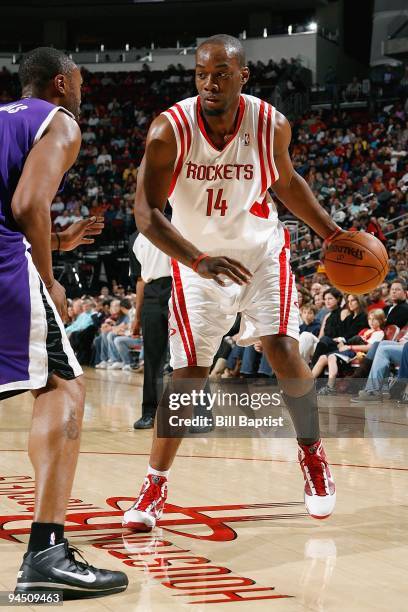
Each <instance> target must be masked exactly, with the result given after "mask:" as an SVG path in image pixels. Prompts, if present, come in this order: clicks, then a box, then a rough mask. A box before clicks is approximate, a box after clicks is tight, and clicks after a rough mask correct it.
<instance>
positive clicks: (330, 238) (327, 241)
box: [324, 227, 343, 246]
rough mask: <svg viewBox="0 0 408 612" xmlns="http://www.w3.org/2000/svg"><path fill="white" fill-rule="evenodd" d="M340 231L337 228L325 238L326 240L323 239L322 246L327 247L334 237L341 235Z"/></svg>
mask: <svg viewBox="0 0 408 612" xmlns="http://www.w3.org/2000/svg"><path fill="white" fill-rule="evenodd" d="M342 231H343V230H342V229H341V228H340V227H338V228H337V229H336V230H335V231H334V232H333V233H332V234H330V236H327V238H325V239H324V244H325V245H326V246H328V245H329V244H330V243H331V242H332V241H333V240H334V239H335V237H336V236H338V235H339V234H341V233H342Z"/></svg>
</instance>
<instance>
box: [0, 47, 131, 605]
mask: <svg viewBox="0 0 408 612" xmlns="http://www.w3.org/2000/svg"><path fill="white" fill-rule="evenodd" d="M19 76H20V81H21V85H22V88H23V93H22V98H21V99H20V100H18V101H16V102H12V103H10V104H6V105H2V106H0V399H4V398H5V397H9V396H10V395H14V394H16V393H21V392H22V391H27V390H30V391H31V392H32V393H33V395H34V398H35V400H34V412H33V420H32V426H31V431H30V437H29V448H28V450H29V456H30V459H31V462H32V464H33V468H34V471H35V481H36V493H35V511H34V522H33V523H32V527H31V534H30V541H29V544H28V551H27V553H26V554H25V555H24V560H23V564H22V566H21V568H20V571H19V573H18V578H17V586H16V591H17V592H20V593H22V592H30V591H44V590H45V591H53V590H54V591H55V590H61V591H62V592H63V595H64V598H65V599H73V598H75V599H76V598H82V597H100V596H103V595H109V594H111V593H117V592H119V591H123V590H124V589H126V587H127V584H128V580H127V577H126V575H125V574H124V573H123V572H111V571H109V570H99V569H96V568H95V567H92V566H90V565H88V564H87V563H86V562H85V563H82V562H79V561H77V560H76V559H75V557H74V550H75V549H73V548H71V547H69V546H68V541H67V540H66V539H65V538H64V522H65V513H66V507H67V503H68V500H69V498H70V494H71V488H72V482H73V479H74V473H75V468H76V463H77V458H78V452H79V440H80V431H81V423H82V416H83V410H84V395H85V392H84V385H83V382H82V376H81V374H82V370H81V367H80V365H79V363H78V362H77V360H76V358H75V355H74V353H73V351H72V349H71V347H70V344H69V342H68V339H67V336H66V334H65V331H64V326H63V323H62V319H64V317H65V314H66V298H65V290H64V288H63V287H62V286H61V285H60V284H59V283H58V281H57V280H56V279H55V278H54V275H53V270H52V259H51V249H52V247H53V243H55V242H56V237H55V236H52V234H51V218H50V206H51V202H52V200H53V198H54V196H55V194H56V192H57V190H58V189H59V188H60V186H61V184H62V182H63V179H64V175H65V173H66V172H67V171H68V170H69V168H70V167H71V166H72V164H73V163H74V162H75V160H76V157H77V155H78V151H79V148H80V145H81V132H80V129H79V127H78V124H77V122H76V120H75V119H76V118H77V117H78V115H79V106H80V102H81V83H82V77H81V73H80V71H79V69H78V68H77V66H76V65H75V64H74V63H73V62H72V60H70V59H69V58H68V57H67V56H66V55H64V54H63V53H61V52H60V51H57V50H55V49H51V48H47V47H42V48H38V49H34V50H33V51H31V52H30V53H28V54H27V55H26V56H25V57H24V58H23V60H22V62H21V65H20V71H19ZM74 242H75V241H74ZM54 246H55V245H54Z"/></svg>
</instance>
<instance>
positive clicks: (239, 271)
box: [197, 257, 252, 287]
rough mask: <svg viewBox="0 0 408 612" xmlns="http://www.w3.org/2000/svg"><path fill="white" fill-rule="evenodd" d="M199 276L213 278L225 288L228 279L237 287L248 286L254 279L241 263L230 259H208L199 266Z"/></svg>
mask: <svg viewBox="0 0 408 612" xmlns="http://www.w3.org/2000/svg"><path fill="white" fill-rule="evenodd" d="M197 274H199V275H200V276H202V277H203V278H212V279H213V280H215V282H216V283H217V284H218V285H221V287H224V286H225V285H226V282H225V281H224V280H223V278H222V277H227V278H229V279H230V280H232V282H234V283H236V284H237V285H246V284H247V283H248V282H249V281H250V280H251V278H252V273H251V272H250V271H249V270H248V269H247V268H245V266H243V265H242V264H241V263H239V261H236V260H235V259H231V258H230V257H206V258H205V259H203V260H201V261H200V263H199V264H198V266H197Z"/></svg>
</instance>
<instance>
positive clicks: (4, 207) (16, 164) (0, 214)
mask: <svg viewBox="0 0 408 612" xmlns="http://www.w3.org/2000/svg"><path fill="white" fill-rule="evenodd" d="M59 108H60V107H58V106H55V105H54V104H51V103H50V102H46V101H45V100H39V99H37V98H23V99H22V100H18V101H17V102H11V103H10V104H2V105H0V261H1V259H2V258H3V257H4V256H6V255H8V254H9V255H13V257H15V256H16V255H20V256H21V255H23V256H24V252H25V247H24V244H23V235H22V233H21V232H20V231H19V230H18V227H17V225H16V223H15V221H14V219H13V215H12V212H11V201H12V199H13V195H14V191H15V189H16V187H17V183H18V181H19V178H20V176H21V173H22V171H23V167H24V162H25V160H26V158H27V155H28V154H29V152H30V150H31V148H32V147H33V146H34V145H35V143H36V142H38V140H39V139H40V138H41V136H42V135H43V133H44V131H45V129H46V128H47V126H48V125H49V123H50V121H51V120H52V118H53V116H54V115H55V113H56V112H57V111H58V110H59ZM0 273H1V268H0Z"/></svg>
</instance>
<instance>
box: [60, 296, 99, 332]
mask: <svg viewBox="0 0 408 612" xmlns="http://www.w3.org/2000/svg"><path fill="white" fill-rule="evenodd" d="M95 306H96V304H95V302H94V301H93V300H92V299H89V298H86V299H77V300H74V302H73V312H74V313H75V312H76V311H77V312H78V310H79V312H78V315H77V316H76V317H75V320H74V321H73V322H72V323H71V324H70V325H68V326H67V327H66V328H65V331H66V332H67V336H68V338H70V336H71V334H72V333H74V332H81V331H83V330H84V329H86V328H87V327H90V326H91V325H94V320H93V313H94V310H95Z"/></svg>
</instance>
